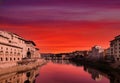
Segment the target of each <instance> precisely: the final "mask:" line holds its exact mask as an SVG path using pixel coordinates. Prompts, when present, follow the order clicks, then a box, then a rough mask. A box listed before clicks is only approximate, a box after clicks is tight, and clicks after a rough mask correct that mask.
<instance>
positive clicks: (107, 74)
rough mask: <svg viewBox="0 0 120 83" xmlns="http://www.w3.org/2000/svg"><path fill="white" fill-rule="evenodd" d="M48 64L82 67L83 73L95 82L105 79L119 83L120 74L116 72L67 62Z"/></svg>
mask: <svg viewBox="0 0 120 83" xmlns="http://www.w3.org/2000/svg"><path fill="white" fill-rule="evenodd" d="M50 62H53V63H54V64H66V65H68V64H72V65H73V66H76V67H83V70H84V72H87V73H88V74H89V75H91V78H92V79H93V80H95V81H96V82H98V81H101V80H103V79H104V78H106V79H108V80H109V83H120V73H118V72H117V71H105V70H100V69H96V68H93V67H91V66H89V65H84V64H83V63H73V62H70V61H69V60H50ZM86 78H87V77H86ZM96 82H93V83H96Z"/></svg>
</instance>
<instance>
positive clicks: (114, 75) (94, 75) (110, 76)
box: [84, 66, 120, 83]
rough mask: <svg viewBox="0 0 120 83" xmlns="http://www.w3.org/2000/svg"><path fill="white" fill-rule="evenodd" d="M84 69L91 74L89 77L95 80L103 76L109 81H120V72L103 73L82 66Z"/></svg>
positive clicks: (119, 82)
mask: <svg viewBox="0 0 120 83" xmlns="http://www.w3.org/2000/svg"><path fill="white" fill-rule="evenodd" d="M84 71H86V72H88V73H89V74H91V78H92V79H93V80H95V81H100V80H102V78H103V77H106V78H108V79H109V80H110V83H120V74H119V73H117V72H109V73H108V72H107V71H106V72H107V73H103V72H102V71H100V70H97V69H94V68H90V67H86V66H84Z"/></svg>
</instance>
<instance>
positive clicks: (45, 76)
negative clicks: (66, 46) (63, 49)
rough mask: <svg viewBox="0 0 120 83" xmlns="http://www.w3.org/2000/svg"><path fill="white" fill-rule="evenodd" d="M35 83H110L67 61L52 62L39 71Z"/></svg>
mask: <svg viewBox="0 0 120 83" xmlns="http://www.w3.org/2000/svg"><path fill="white" fill-rule="evenodd" d="M36 83H110V81H109V79H108V78H107V77H105V76H103V75H101V74H100V72H99V71H97V70H95V69H92V68H85V67H83V66H76V65H75V64H74V65H73V64H71V63H69V61H56V62H55V61H53V62H49V63H48V64H47V65H45V66H44V67H42V68H41V69H40V75H39V76H38V77H37V78H36Z"/></svg>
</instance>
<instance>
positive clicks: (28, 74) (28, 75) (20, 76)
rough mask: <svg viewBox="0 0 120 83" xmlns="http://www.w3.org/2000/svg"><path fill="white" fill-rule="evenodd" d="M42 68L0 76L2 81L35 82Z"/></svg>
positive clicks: (15, 82)
mask: <svg viewBox="0 0 120 83" xmlns="http://www.w3.org/2000/svg"><path fill="white" fill-rule="evenodd" d="M39 71H40V68H39V67H38V68H35V69H32V70H29V71H25V72H16V73H10V74H7V75H2V76H0V83H35V81H36V77H37V76H38V75H39Z"/></svg>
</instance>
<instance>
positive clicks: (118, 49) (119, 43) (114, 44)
mask: <svg viewBox="0 0 120 83" xmlns="http://www.w3.org/2000/svg"><path fill="white" fill-rule="evenodd" d="M110 51H111V52H110V55H112V56H114V58H115V61H120V35H118V36H116V37H115V38H114V39H113V40H112V41H110Z"/></svg>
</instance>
